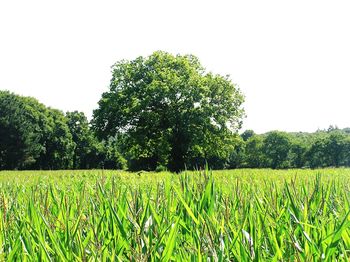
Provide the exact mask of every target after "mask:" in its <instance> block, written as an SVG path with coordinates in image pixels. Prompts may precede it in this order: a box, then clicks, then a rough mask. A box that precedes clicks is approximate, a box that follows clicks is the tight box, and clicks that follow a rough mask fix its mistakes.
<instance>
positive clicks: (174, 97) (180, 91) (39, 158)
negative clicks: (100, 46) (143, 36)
mask: <svg viewBox="0 0 350 262" xmlns="http://www.w3.org/2000/svg"><path fill="white" fill-rule="evenodd" d="M243 103H244V95H243V94H242V93H241V91H240V89H239V88H238V87H237V86H236V85H235V84H233V83H232V82H231V80H230V79H229V76H221V75H218V74H213V73H211V72H206V70H205V68H204V67H203V66H202V65H201V64H200V62H199V59H198V58H197V57H195V56H193V55H184V56H182V55H176V56H174V55H172V54H169V53H167V52H162V51H157V52H154V53H153V54H152V55H150V56H148V57H138V58H136V59H134V60H132V61H128V60H122V61H119V62H117V63H116V64H115V65H114V66H113V67H112V79H111V83H110V86H109V90H108V91H106V92H104V93H103V94H102V96H101V99H100V101H99V102H98V108H96V109H95V110H94V111H93V118H92V120H91V122H89V121H88V119H87V118H86V117H85V115H84V114H83V113H81V112H77V111H74V112H67V113H63V112H61V111H59V110H56V109H52V108H49V107H46V106H44V105H43V104H41V103H39V102H38V101H37V100H36V99H34V98H30V97H22V96H18V95H15V94H12V93H10V92H8V91H0V169H1V170H4V169H92V168H106V169H126V168H127V169H129V170H165V169H167V170H171V171H176V172H177V171H181V170H184V169H196V168H202V167H203V166H205V165H206V164H208V165H209V167H210V168H215V169H224V168H248V167H249V168H301V167H310V168H316V167H329V166H334V167H338V166H350V135H349V133H350V132H349V130H348V129H344V130H339V129H337V128H330V129H329V130H324V131H317V132H315V133H312V134H308V133H285V132H277V131H273V132H269V133H267V134H263V135H256V134H254V132H253V131H249V130H248V131H245V132H244V133H242V134H241V135H239V134H238V132H239V130H240V128H241V126H242V121H243V118H244V115H245V113H244V108H243V107H242V104H243Z"/></svg>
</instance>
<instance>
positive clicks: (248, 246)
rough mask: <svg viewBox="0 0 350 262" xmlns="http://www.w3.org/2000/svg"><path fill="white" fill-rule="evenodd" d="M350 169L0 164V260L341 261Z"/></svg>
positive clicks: (346, 247) (349, 233) (345, 254)
mask: <svg viewBox="0 0 350 262" xmlns="http://www.w3.org/2000/svg"><path fill="white" fill-rule="evenodd" d="M349 200H350V169H323V170H286V171H275V170H252V169H246V170H231V171H213V172H187V173H183V174H180V175H176V174H171V173H166V172H164V173H148V172H142V173H128V172H121V171H101V170H95V171H24V172H16V171H13V172H7V171H6V172H0V261H2V260H6V261H95V260H100V261H125V260H128V261H160V260H161V261H208V258H209V260H210V261H229V260H230V261H250V260H253V261H281V260H283V261H313V260H314V261H320V260H322V259H324V260H325V261H337V260H338V261H348V260H349V257H350V215H349V212H350V208H349V205H350V202H349Z"/></svg>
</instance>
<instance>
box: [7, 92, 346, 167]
mask: <svg viewBox="0 0 350 262" xmlns="http://www.w3.org/2000/svg"><path fill="white" fill-rule="evenodd" d="M121 143H122V141H121V140H119V141H118V139H117V138H116V137H114V138H113V137H110V138H109V139H108V140H107V141H106V140H101V141H99V140H98V139H97V138H96V136H95V134H94V132H93V130H92V129H91V127H90V124H89V122H88V120H87V118H86V116H85V115H84V113H81V112H77V111H74V112H67V113H66V114H64V113H63V112H61V111H59V110H56V109H52V108H48V107H45V106H44V105H43V104H41V103H39V102H38V101H37V100H36V99H34V98H30V97H22V96H18V95H15V94H12V93H10V92H7V91H0V169H2V170H4V169H5V170H13V169H91V168H110V169H125V168H130V169H133V170H136V169H143V168H145V166H140V167H139V168H138V167H137V166H135V165H133V162H132V161H133V160H132V159H127V158H125V157H124V156H123V152H122V150H123V149H122V146H121ZM235 144H236V146H235V148H234V150H233V151H232V152H231V154H230V155H229V157H227V158H226V159H225V158H211V159H208V162H209V165H210V166H211V167H212V168H218V169H219V168H220V169H221V168H302V167H309V168H318V167H339V166H350V129H338V128H335V127H330V128H329V129H328V130H319V131H317V132H315V133H286V132H280V131H272V132H269V133H266V134H261V135H258V134H255V133H254V131H252V130H247V131H245V132H243V133H242V134H241V135H237V136H236V142H235ZM197 164H198V165H197V167H198V168H200V167H201V166H202V165H204V164H205V163H204V162H203V159H200V160H198V162H197ZM193 167H195V166H192V168H193ZM155 168H156V167H155ZM163 168H164V169H165V168H166V167H163ZM146 169H147V167H146Z"/></svg>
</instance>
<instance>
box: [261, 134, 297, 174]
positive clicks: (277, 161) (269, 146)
mask: <svg viewBox="0 0 350 262" xmlns="http://www.w3.org/2000/svg"><path fill="white" fill-rule="evenodd" d="M290 146H291V144H290V140H289V136H288V134H287V133H284V132H279V131H272V132H269V133H268V134H267V135H266V137H265V139H264V145H263V152H264V154H265V157H266V160H267V162H268V165H269V166H270V167H271V168H286V167H288V165H289V163H288V162H287V160H288V154H289V150H290Z"/></svg>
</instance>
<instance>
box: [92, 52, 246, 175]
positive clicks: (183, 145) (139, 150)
mask: <svg viewBox="0 0 350 262" xmlns="http://www.w3.org/2000/svg"><path fill="white" fill-rule="evenodd" d="M242 103H243V96H242V94H241V93H240V91H239V89H238V88H237V87H235V86H234V85H233V84H232V83H231V82H230V80H229V79H228V78H227V77H222V76H219V75H213V74H211V73H205V72H204V69H203V67H202V66H201V65H200V63H199V61H198V59H197V58H196V57H194V56H191V55H190V56H180V55H177V56H173V55H170V54H168V53H165V52H155V53H153V54H152V55H151V56H149V57H147V58H144V57H138V58H137V59H135V60H133V61H125V60H123V61H120V62H118V63H116V64H115V65H114V67H113V77H112V80H111V84H110V90H109V91H108V92H106V93H104V94H103V95H102V98H101V100H100V101H99V108H98V109H97V110H95V111H94V119H93V122H92V123H93V126H94V129H95V131H96V133H97V135H98V137H99V138H100V139H104V140H107V139H108V138H109V137H111V136H112V137H114V136H115V135H117V136H120V135H123V144H124V149H125V151H124V154H125V155H126V157H127V159H128V160H129V167H130V168H132V169H134V168H141V169H152V170H154V169H155V168H156V166H158V165H163V166H167V167H168V168H170V169H171V170H176V171H178V170H180V169H184V168H185V166H187V167H194V166H195V165H197V164H201V163H204V162H205V161H208V162H212V163H213V165H215V163H217V162H220V160H222V159H227V158H228V156H229V155H230V152H231V151H232V149H233V148H234V141H235V139H234V133H235V132H236V131H237V130H238V128H239V127H240V125H241V118H242V116H243V110H242V108H241V104H242Z"/></svg>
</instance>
